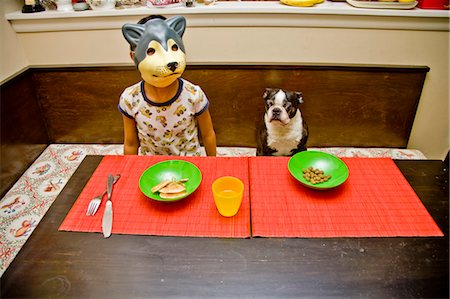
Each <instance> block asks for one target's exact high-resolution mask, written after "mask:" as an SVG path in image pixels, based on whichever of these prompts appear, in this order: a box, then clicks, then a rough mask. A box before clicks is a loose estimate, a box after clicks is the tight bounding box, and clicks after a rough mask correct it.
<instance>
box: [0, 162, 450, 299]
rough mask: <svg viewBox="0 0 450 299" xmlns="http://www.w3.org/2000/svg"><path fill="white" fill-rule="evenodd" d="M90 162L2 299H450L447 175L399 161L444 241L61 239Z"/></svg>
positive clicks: (12, 274)
mask: <svg viewBox="0 0 450 299" xmlns="http://www.w3.org/2000/svg"><path fill="white" fill-rule="evenodd" d="M101 160H102V157H101V156H87V157H86V158H85V159H84V161H83V162H82V163H81V165H80V166H79V168H78V169H77V170H76V172H75V173H74V175H73V176H72V177H71V178H70V180H69V182H68V183H67V185H66V187H65V188H64V190H63V191H62V192H61V193H60V194H59V196H58V198H57V199H56V201H55V202H54V203H53V205H52V206H51V208H50V209H49V210H48V212H47V213H46V215H45V216H44V218H43V219H42V220H41V222H40V223H39V225H38V227H37V228H36V229H35V231H34V232H33V234H32V235H31V237H30V238H29V239H28V241H27V242H26V244H25V245H24V246H23V248H22V249H21V251H20V252H19V253H18V255H17V256H16V258H15V259H14V261H13V262H12V263H11V264H10V266H9V267H8V269H7V270H6V271H5V273H4V274H3V276H2V277H1V289H0V292H1V293H0V295H1V296H0V297H1V298H205V297H206V298H283V297H290V298H302V297H308V298H322V297H339V298H448V297H449V252H448V248H449V239H448V226H449V225H448V222H449V219H448V216H449V202H448V200H449V189H448V177H449V173H448V165H445V164H444V163H443V162H442V161H438V160H395V164H396V165H397V166H398V168H399V169H400V170H401V172H402V173H403V175H404V176H405V178H406V179H407V181H408V182H409V184H410V185H411V186H412V188H413V189H414V191H415V192H416V194H417V196H418V197H419V198H420V199H421V201H422V203H423V204H424V206H425V207H426V209H427V210H428V212H429V213H430V215H431V216H432V217H433V220H434V221H435V222H436V224H437V225H438V226H439V228H440V229H441V231H442V232H443V234H444V236H443V237H376V238H375V237H370V238H369V237H352V238H350V237H343V238H270V237H268V238H258V237H251V238H217V237H215V238H212V237H206V238H199V237H171V236H143V235H126V234H117V235H113V236H112V237H111V238H109V239H104V238H103V236H102V235H101V234H99V233H81V232H68V231H64V232H61V231H59V230H58V228H59V227H60V225H61V223H62V222H63V221H64V219H65V217H66V215H67V214H68V213H69V211H70V209H71V207H72V206H73V205H74V202H75V201H76V199H77V198H78V196H79V195H80V193H81V192H82V190H83V188H84V187H85V185H86V184H87V183H88V181H89V179H90V178H91V176H92V174H93V173H94V171H95V169H96V168H97V166H98V165H99V164H100V162H101Z"/></svg>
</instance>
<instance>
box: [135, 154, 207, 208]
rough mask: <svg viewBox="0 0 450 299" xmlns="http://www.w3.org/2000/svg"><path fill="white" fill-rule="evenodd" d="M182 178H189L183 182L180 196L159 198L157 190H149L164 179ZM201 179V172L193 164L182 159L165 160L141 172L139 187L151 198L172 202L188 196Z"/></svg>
mask: <svg viewBox="0 0 450 299" xmlns="http://www.w3.org/2000/svg"><path fill="white" fill-rule="evenodd" d="M184 178H188V179H189V180H188V181H187V182H185V183H184V185H185V186H186V193H185V194H184V195H182V196H179V197H176V198H170V199H166V198H161V197H160V196H159V193H158V192H156V193H153V192H152V191H151V189H152V187H154V186H156V185H157V184H159V183H160V182H162V181H164V180H173V179H174V180H176V181H178V180H181V179H184ZM201 181H202V173H201V171H200V169H198V167H197V166H195V165H194V164H192V163H190V162H187V161H182V160H167V161H163V162H159V163H156V164H154V165H152V166H151V167H149V168H148V169H147V170H145V171H144V172H143V173H142V175H141V178H140V179H139V189H141V192H142V193H144V194H145V195H146V196H147V197H150V198H151V199H154V200H157V201H163V202H172V201H178V200H181V199H183V198H185V197H187V196H189V195H190V194H191V193H192V192H194V191H195V190H196V189H197V188H198V186H200V183H201Z"/></svg>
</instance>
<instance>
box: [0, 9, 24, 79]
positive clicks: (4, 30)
mask: <svg viewBox="0 0 450 299" xmlns="http://www.w3.org/2000/svg"><path fill="white" fill-rule="evenodd" d="M23 3H24V2H23V1H20V0H1V1H0V83H1V82H4V81H6V80H7V79H8V78H10V77H12V76H14V74H16V73H17V72H20V71H21V70H23V69H24V68H26V67H28V65H29V62H28V59H27V56H26V55H25V51H24V47H23V46H22V44H21V43H20V41H19V40H18V38H17V35H16V32H15V31H14V30H13V29H12V27H11V24H10V23H9V22H8V21H7V20H6V19H5V13H8V12H12V11H17V10H21V9H22V5H23Z"/></svg>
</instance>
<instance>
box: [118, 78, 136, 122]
mask: <svg viewBox="0 0 450 299" xmlns="http://www.w3.org/2000/svg"><path fill="white" fill-rule="evenodd" d="M136 88H137V86H132V87H128V88H127V89H125V90H124V91H123V92H122V94H121V95H120V99H119V105H118V107H117V108H118V109H119V111H120V113H122V114H123V115H125V116H126V117H128V118H134V116H133V115H134V114H135V113H134V112H133V107H134V106H135V105H134V104H133V101H134V95H135V93H136Z"/></svg>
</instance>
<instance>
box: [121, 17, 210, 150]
mask: <svg viewBox="0 0 450 299" xmlns="http://www.w3.org/2000/svg"><path fill="white" fill-rule="evenodd" d="M146 19H148V20H145V19H142V20H141V21H140V23H143V22H145V23H144V24H125V25H124V26H123V27H122V32H123V35H124V37H125V39H126V40H127V41H128V43H129V44H130V49H131V53H130V55H131V57H132V59H133V60H134V62H135V64H136V66H137V68H138V70H139V72H140V73H141V77H142V79H143V80H142V81H141V82H138V83H136V84H134V85H132V86H130V87H128V88H126V89H125V90H124V91H123V93H122V95H121V97H120V101H119V107H118V108H119V111H120V112H121V113H122V118H123V123H124V154H126V155H133V154H134V155H135V154H139V155H178V156H200V155H201V154H202V152H201V148H200V142H199V138H198V129H200V133H201V137H202V140H203V144H204V147H205V150H206V154H207V155H208V156H215V155H216V135H215V132H214V128H213V124H212V120H211V116H210V113H209V109H208V107H209V101H208V99H207V97H206V95H205V93H204V92H203V90H202V89H201V88H200V87H199V86H197V85H194V84H192V83H191V82H189V81H187V80H185V79H183V78H181V75H182V73H183V72H184V69H185V66H186V60H185V58H186V56H185V50H184V45H183V41H182V39H181V37H182V35H183V33H184V30H185V28H186V20H185V19H184V17H181V16H177V17H173V18H170V19H165V18H164V17H161V16H153V17H148V18H146Z"/></svg>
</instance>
